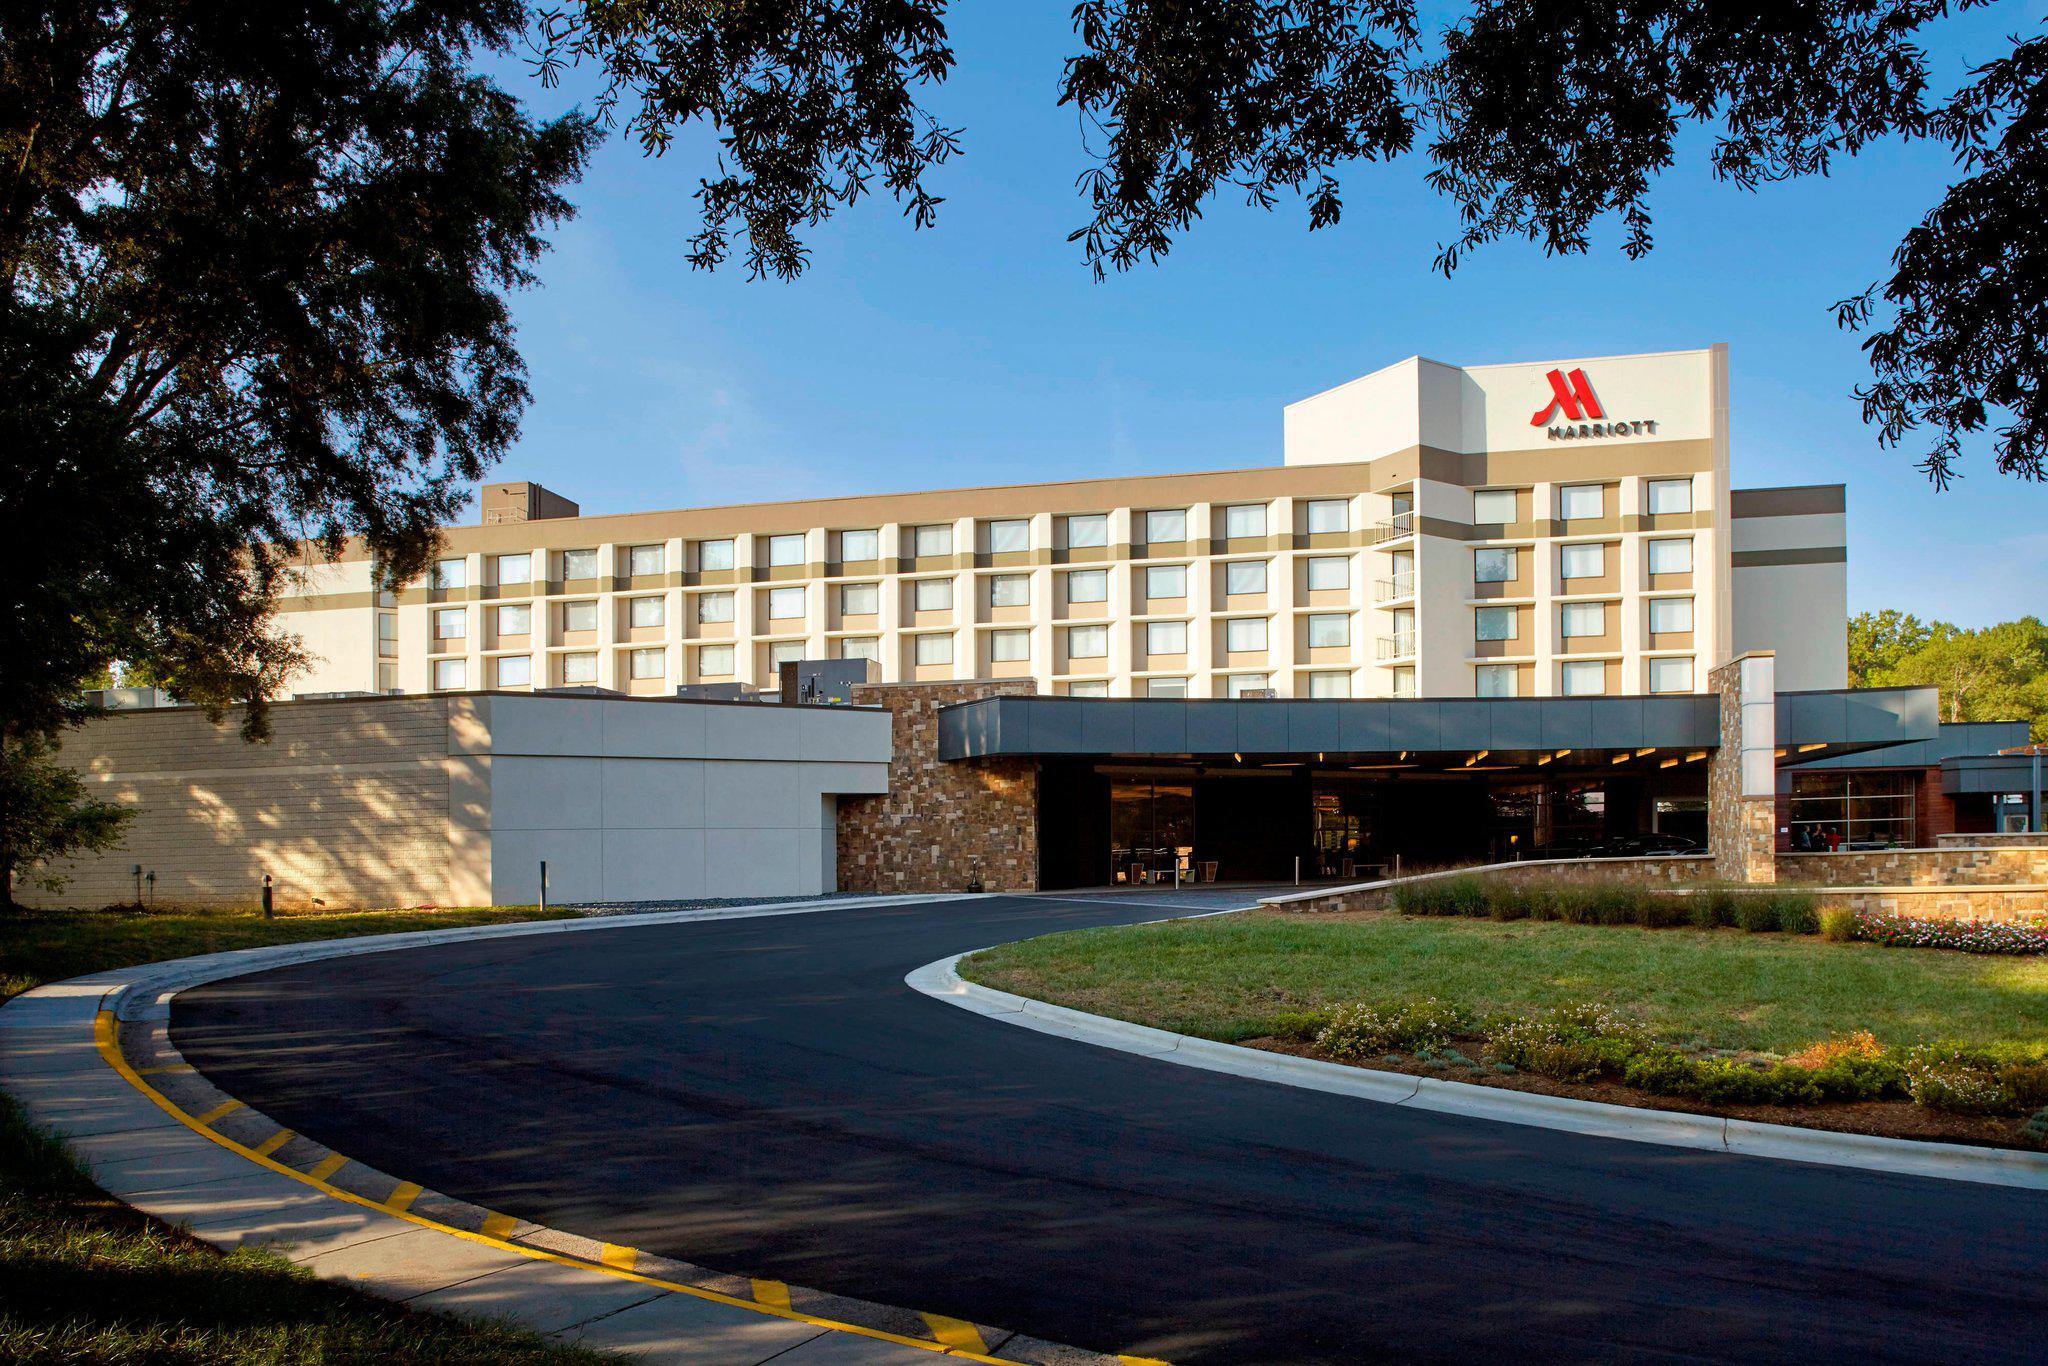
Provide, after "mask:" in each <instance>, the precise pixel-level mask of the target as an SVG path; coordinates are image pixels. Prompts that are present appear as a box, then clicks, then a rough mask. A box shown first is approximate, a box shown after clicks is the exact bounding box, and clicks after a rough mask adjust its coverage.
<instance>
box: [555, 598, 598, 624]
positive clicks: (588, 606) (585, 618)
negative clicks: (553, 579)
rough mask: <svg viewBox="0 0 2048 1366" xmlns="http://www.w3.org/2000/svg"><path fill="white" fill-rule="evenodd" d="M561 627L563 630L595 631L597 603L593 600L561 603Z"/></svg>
mask: <svg viewBox="0 0 2048 1366" xmlns="http://www.w3.org/2000/svg"><path fill="white" fill-rule="evenodd" d="M562 629H563V630H564V631H595V630H596V629H597V604H596V603H595V602H565V603H563V604H562Z"/></svg>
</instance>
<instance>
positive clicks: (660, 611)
mask: <svg viewBox="0 0 2048 1366" xmlns="http://www.w3.org/2000/svg"><path fill="white" fill-rule="evenodd" d="M667 620H668V610H667V608H666V607H665V606H664V605H663V603H662V600H661V599H660V598H629V599H627V602H626V622H627V624H628V625H630V626H660V625H662V624H663V623H665V622H666V621H667Z"/></svg>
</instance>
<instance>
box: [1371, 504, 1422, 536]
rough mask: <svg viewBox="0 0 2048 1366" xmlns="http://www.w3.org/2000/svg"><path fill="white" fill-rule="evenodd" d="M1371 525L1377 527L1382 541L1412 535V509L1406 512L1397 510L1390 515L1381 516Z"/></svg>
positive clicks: (1413, 525) (1413, 531)
mask: <svg viewBox="0 0 2048 1366" xmlns="http://www.w3.org/2000/svg"><path fill="white" fill-rule="evenodd" d="M1373 525H1374V526H1376V527H1378V528H1379V533H1380V539H1381V540H1382V541H1394V540H1399V539H1400V538H1401V537H1403V536H1413V535H1414V534H1415V513H1414V511H1413V510H1412V509H1411V510H1409V511H1407V512H1397V513H1395V514H1394V515H1393V516H1391V517H1383V518H1381V519H1380V520H1379V521H1377V522H1375V523H1373Z"/></svg>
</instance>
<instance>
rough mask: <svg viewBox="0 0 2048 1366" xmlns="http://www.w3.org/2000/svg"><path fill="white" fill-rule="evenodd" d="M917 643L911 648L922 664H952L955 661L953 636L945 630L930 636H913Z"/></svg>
mask: <svg viewBox="0 0 2048 1366" xmlns="http://www.w3.org/2000/svg"><path fill="white" fill-rule="evenodd" d="M912 639H913V640H914V641H916V644H915V645H913V646H912V647H911V648H912V650H913V651H914V652H915V657H916V659H917V662H918V663H920V664H951V663H952V662H953V637H952V636H951V635H949V634H947V633H945V632H943V631H942V632H939V633H937V634H934V635H928V636H913V637H912Z"/></svg>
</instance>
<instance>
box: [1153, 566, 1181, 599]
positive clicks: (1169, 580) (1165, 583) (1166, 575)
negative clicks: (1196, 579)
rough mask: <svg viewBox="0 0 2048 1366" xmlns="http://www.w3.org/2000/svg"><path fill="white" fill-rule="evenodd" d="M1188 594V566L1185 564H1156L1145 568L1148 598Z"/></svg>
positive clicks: (1177, 596)
mask: <svg viewBox="0 0 2048 1366" xmlns="http://www.w3.org/2000/svg"><path fill="white" fill-rule="evenodd" d="M1187 595H1188V567H1187V566H1186V565H1184V564H1155V565H1150V566H1148V567H1147V568H1146V570H1145V596H1146V597H1147V598H1184V597H1186V596H1187Z"/></svg>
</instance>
